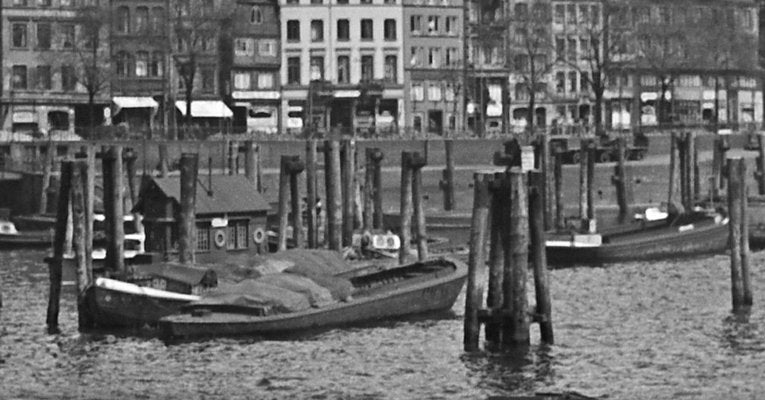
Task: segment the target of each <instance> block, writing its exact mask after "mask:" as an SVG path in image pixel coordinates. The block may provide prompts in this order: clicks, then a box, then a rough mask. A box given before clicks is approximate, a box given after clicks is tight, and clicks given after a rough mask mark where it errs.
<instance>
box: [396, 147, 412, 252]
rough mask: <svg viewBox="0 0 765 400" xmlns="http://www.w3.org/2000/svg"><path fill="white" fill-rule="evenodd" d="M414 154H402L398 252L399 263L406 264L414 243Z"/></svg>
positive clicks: (406, 152)
mask: <svg viewBox="0 0 765 400" xmlns="http://www.w3.org/2000/svg"><path fill="white" fill-rule="evenodd" d="M411 165H412V153H410V152H408V151H402V152H401V202H400V205H401V206H400V209H399V212H400V224H399V231H400V232H399V236H400V237H401V246H400V247H399V251H398V262H399V264H404V263H405V262H406V259H407V257H409V251H410V248H411V241H412V225H411V224H412V211H413V210H412V167H411Z"/></svg>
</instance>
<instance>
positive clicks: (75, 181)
mask: <svg viewBox="0 0 765 400" xmlns="http://www.w3.org/2000/svg"><path fill="white" fill-rule="evenodd" d="M71 169H72V171H71V184H70V193H71V202H72V245H73V246H72V247H73V248H74V264H75V270H76V275H77V279H76V290H77V316H78V318H77V320H78V323H79V328H80V330H84V329H87V328H89V327H90V326H91V325H92V318H91V316H90V310H89V308H88V305H87V298H86V294H87V290H88V288H89V287H90V285H91V283H92V282H93V271H92V267H91V264H89V263H88V259H89V257H88V246H87V244H86V239H87V228H86V224H87V220H88V218H86V216H85V212H86V210H87V206H86V200H85V185H86V184H87V183H86V182H87V177H86V176H85V175H86V174H87V161H84V160H80V161H75V162H73V163H72V167H71ZM117 271H121V270H117Z"/></svg>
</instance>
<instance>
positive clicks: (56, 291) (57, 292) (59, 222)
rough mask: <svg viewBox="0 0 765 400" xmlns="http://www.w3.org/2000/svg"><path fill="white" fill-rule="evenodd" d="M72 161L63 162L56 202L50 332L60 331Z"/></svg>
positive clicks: (49, 291) (50, 265)
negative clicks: (63, 264) (59, 315)
mask: <svg viewBox="0 0 765 400" xmlns="http://www.w3.org/2000/svg"><path fill="white" fill-rule="evenodd" d="M72 164H73V162H72V161H62V162H61V180H60V183H59V191H58V203H57V204H56V224H55V227H54V233H53V257H52V259H51V261H50V263H49V265H48V272H49V282H50V286H49V288H48V311H47V315H46V318H45V322H46V325H47V326H48V333H49V334H54V333H59V332H60V330H59V328H58V314H59V308H60V304H61V279H62V263H63V260H64V251H65V250H66V249H65V243H64V242H65V236H66V230H67V225H68V224H67V220H68V219H69V192H70V188H71V184H72Z"/></svg>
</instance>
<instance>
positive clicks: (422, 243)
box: [410, 152, 428, 261]
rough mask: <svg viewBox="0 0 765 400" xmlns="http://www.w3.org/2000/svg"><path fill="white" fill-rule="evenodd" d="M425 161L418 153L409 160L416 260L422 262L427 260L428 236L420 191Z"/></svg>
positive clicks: (421, 192) (422, 194)
mask: <svg viewBox="0 0 765 400" xmlns="http://www.w3.org/2000/svg"><path fill="white" fill-rule="evenodd" d="M426 164H427V160H426V159H425V158H424V157H423V156H421V155H420V153H418V152H414V153H413V154H412V158H411V164H410V168H411V171H412V205H413V207H414V230H415V232H416V233H417V259H418V260H420V261H424V260H425V259H426V258H428V234H427V228H426V222H425V206H424V204H423V202H424V200H425V199H424V198H423V196H424V193H423V191H422V167H424V166H425V165H426Z"/></svg>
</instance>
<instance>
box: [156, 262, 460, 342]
mask: <svg viewBox="0 0 765 400" xmlns="http://www.w3.org/2000/svg"><path fill="white" fill-rule="evenodd" d="M336 277H344V278H347V279H348V280H349V281H350V283H351V284H352V292H351V297H350V298H348V299H346V300H344V301H337V302H334V303H332V304H328V305H324V306H321V307H311V308H308V309H305V310H301V311H296V312H286V313H272V312H270V310H269V309H268V307H240V306H231V305H218V306H216V305H210V304H204V303H203V304H202V305H194V304H190V305H189V306H188V307H184V310H183V312H182V313H180V314H175V315H170V316H167V317H164V318H162V319H160V322H159V327H160V333H161V335H163V336H164V337H166V338H182V337H209V336H241V335H258V336H271V335H275V334H290V333H296V332H300V331H306V330H311V329H319V328H326V327H336V326H342V325H349V324H354V323H360V322H367V321H370V320H381V319H387V318H393V317H400V316H404V315H410V314H419V313H425V312H432V311H438V310H445V309H449V308H451V307H452V305H453V304H454V301H455V300H456V298H457V295H458V294H459V292H460V290H461V289H462V286H463V285H464V283H465V279H466V277H467V266H466V265H465V264H464V263H462V262H460V261H457V260H452V259H448V258H439V259H432V260H428V261H424V262H416V263H413V264H409V265H404V266H399V267H394V268H389V269H380V268H377V267H366V268H362V269H357V270H352V271H348V272H346V273H341V274H338V275H336Z"/></svg>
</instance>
